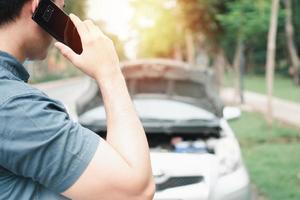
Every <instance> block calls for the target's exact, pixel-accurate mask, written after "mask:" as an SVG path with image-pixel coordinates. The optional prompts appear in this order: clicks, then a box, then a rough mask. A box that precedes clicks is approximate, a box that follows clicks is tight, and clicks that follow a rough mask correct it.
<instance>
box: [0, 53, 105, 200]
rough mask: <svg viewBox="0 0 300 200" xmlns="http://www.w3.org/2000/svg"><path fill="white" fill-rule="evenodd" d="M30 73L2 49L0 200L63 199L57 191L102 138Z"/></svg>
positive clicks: (81, 169) (71, 178)
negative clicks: (71, 114)
mask: <svg viewBox="0 0 300 200" xmlns="http://www.w3.org/2000/svg"><path fill="white" fill-rule="evenodd" d="M28 79H29V74H28V73H27V71H26V69H25V68H24V67H23V65H22V64H21V63H19V62H18V61H17V60H16V59H15V58H13V57H12V56H10V55H9V54H7V53H4V52H1V51H0V200H10V199H12V200H16V199H21V200H32V199H36V200H37V199H45V200H57V199H66V198H65V197H63V196H61V195H60V193H62V192H64V191H65V190H66V189H68V188H69V187H70V186H72V185H73V184H74V183H75V182H76V180H78V178H79V177H80V175H81V174H82V173H83V172H84V170H85V169H86V167H87V166H88V164H89V162H90V161H91V159H92V157H93V155H94V154H95V151H96V149H97V147H98V144H99V142H100V141H101V138H100V137H99V136H98V135H96V134H95V133H93V132H91V131H90V130H88V129H85V128H83V127H82V126H80V125H79V124H78V123H75V122H73V121H72V120H71V119H70V117H69V115H68V113H67V112H66V109H65V108H64V106H63V105H62V104H61V103H60V102H59V101H57V100H54V99H51V98H49V97H48V96H47V95H46V94H44V93H43V92H41V91H39V90H37V89H35V88H33V87H32V86H30V85H28V84H27V81H28Z"/></svg>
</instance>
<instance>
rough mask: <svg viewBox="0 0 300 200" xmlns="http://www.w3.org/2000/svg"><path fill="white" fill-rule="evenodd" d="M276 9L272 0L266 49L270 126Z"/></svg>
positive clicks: (275, 2) (276, 4)
mask: <svg viewBox="0 0 300 200" xmlns="http://www.w3.org/2000/svg"><path fill="white" fill-rule="evenodd" d="M278 11H279V0H272V10H271V18H270V19H271V20H270V28H269V36H268V51H267V64H266V69H267V73H266V80H267V94H268V103H267V104H268V105H267V109H268V110H267V121H268V124H269V125H270V126H272V123H273V107H272V95H273V78H274V68H275V56H276V35H277V25H278Z"/></svg>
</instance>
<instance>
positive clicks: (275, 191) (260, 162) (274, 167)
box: [230, 113, 300, 200]
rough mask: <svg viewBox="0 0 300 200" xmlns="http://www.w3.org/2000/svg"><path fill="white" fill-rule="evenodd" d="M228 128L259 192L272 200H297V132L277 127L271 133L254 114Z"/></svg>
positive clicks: (299, 147)
mask: <svg viewBox="0 0 300 200" xmlns="http://www.w3.org/2000/svg"><path fill="white" fill-rule="evenodd" d="M230 124H231V127H232V128H233V130H234V131H235V133H236V134H237V137H238V139H239V141H240V143H241V146H242V152H243V158H244V160H245V163H246V165H247V167H248V169H249V172H250V176H251V179H252V182H253V183H254V184H255V185H256V186H257V188H258V189H259V191H260V192H261V193H262V194H263V195H264V196H265V197H266V198H267V199H272V200H273V199H274V200H283V199H284V200H285V199H287V200H298V199H300V132H299V131H298V130H295V129H292V128H288V127H285V126H283V125H281V124H279V123H277V124H275V125H274V127H273V129H272V130H270V129H269V128H268V127H267V125H266V123H265V120H264V118H263V117H262V116H261V115H259V114H254V113H243V116H242V118H241V119H239V120H236V121H233V122H231V123H230Z"/></svg>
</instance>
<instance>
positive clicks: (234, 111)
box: [223, 107, 242, 121]
mask: <svg viewBox="0 0 300 200" xmlns="http://www.w3.org/2000/svg"><path fill="white" fill-rule="evenodd" d="M241 115H242V112H241V109H239V108H237V107H225V108H224V110H223V116H224V118H225V119H226V120H227V121H230V120H234V119H238V118H240V117H241Z"/></svg>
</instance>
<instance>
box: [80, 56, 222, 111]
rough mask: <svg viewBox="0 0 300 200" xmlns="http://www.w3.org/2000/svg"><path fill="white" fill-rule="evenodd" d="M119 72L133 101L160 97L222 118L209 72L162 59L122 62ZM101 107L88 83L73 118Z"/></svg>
mask: <svg viewBox="0 0 300 200" xmlns="http://www.w3.org/2000/svg"><path fill="white" fill-rule="evenodd" d="M121 69H122V72H123V74H124V77H125V79H126V82H127V86H128V90H129V93H130V95H131V96H132V97H133V98H136V97H138V96H140V95H160V96H163V97H164V98H165V99H177V100H180V101H183V102H186V103H189V104H191V105H195V106H197V107H201V108H203V109H205V110H207V111H209V112H211V113H213V114H214V115H215V116H217V117H222V115H223V103H222V101H221V100H220V98H219V96H218V94H217V87H216V84H215V81H214V75H213V73H212V72H211V71H209V70H202V69H197V68H196V67H193V66H190V65H188V64H186V63H183V62H179V61H173V60H164V59H151V60H138V61H130V62H123V63H121ZM116 87H117V86H116ZM102 104H103V100H102V96H101V92H100V90H99V88H98V86H97V84H96V82H95V81H93V80H91V82H90V86H89V88H88V90H87V91H86V92H85V93H84V94H83V95H82V96H81V97H80V98H79V99H78V100H77V101H76V110H77V114H78V116H79V117H80V116H81V115H82V114H84V113H85V112H87V111H89V110H91V109H94V108H96V107H98V106H101V105H102Z"/></svg>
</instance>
